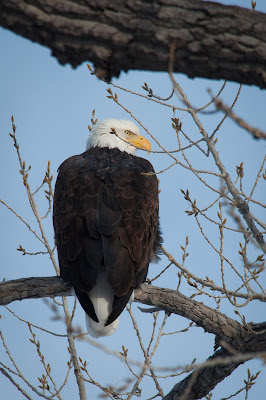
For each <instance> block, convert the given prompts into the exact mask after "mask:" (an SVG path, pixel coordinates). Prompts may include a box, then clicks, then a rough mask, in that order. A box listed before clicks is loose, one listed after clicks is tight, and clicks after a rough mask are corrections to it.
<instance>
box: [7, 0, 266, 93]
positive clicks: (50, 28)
mask: <svg viewBox="0 0 266 400" xmlns="http://www.w3.org/2000/svg"><path fill="white" fill-rule="evenodd" d="M0 25H1V26H3V27H4V28H8V29H10V30H12V31H13V32H16V33H18V34H19V35H21V36H23V37H26V38H28V39H30V40H32V41H34V42H37V43H40V44H42V45H44V46H47V47H48V48H50V49H51V50H52V54H53V55H54V56H55V57H56V58H57V59H58V61H59V62H60V63H61V64H65V63H70V64H71V65H72V66H73V67H76V66H78V65H79V64H81V63H82V62H84V61H90V62H93V63H94V66H95V67H96V68H97V70H98V73H99V74H101V75H102V77H104V78H106V79H107V80H108V79H110V78H111V77H113V76H118V75H119V73H120V72H121V71H123V70H124V71H128V70H129V69H139V70H149V71H168V64H169V46H170V45H171V44H172V43H173V42H174V41H175V46H176V50H175V60H174V65H173V70H174V71H175V72H182V73H185V74H187V75H188V76H189V77H205V78H211V79H228V80H233V81H237V82H242V83H246V84H250V85H257V86H259V87H261V88H265V87H266V42H265V37H266V15H265V14H263V13H259V12H256V11H251V10H246V9H241V8H239V7H232V6H224V5H221V4H217V3H211V2H205V1H204V2H203V1H200V0H186V1H184V0H154V1H146V0H145V1H144V0H139V1H135V0H116V1H114V2H111V1H107V0H86V1H85V0H79V1H76V0H75V1H74V0H60V1H54V0H9V1H2V2H0Z"/></svg>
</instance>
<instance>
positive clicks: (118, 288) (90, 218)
mask: <svg viewBox="0 0 266 400" xmlns="http://www.w3.org/2000/svg"><path fill="white" fill-rule="evenodd" d="M136 149H143V150H147V151H149V150H150V149H151V145H150V142H149V141H148V140H147V139H145V138H144V137H142V136H141V135H140V133H139V129H138V128H137V126H136V125H135V124H134V123H133V122H131V121H128V120H115V119H106V120H102V121H101V122H99V123H97V124H96V125H95V126H94V128H93V129H92V131H91V134H90V137H89V139H88V142H87V150H86V151H85V152H84V153H82V154H80V155H76V156H73V157H70V158H68V159H67V160H65V161H64V162H63V163H62V164H61V166H60V167H59V169H58V177H57V181H56V185H55V193H54V207H53V223H54V231H55V243H56V246H57V251H58V259H59V266H60V274H61V276H62V277H63V278H64V279H65V280H67V281H69V282H71V283H72V285H73V287H74V290H75V292H76V295H77V298H78V300H79V302H80V304H81V306H82V308H83V309H84V311H85V313H86V325H87V329H88V332H89V334H90V335H91V336H93V337H99V336H107V335H111V334H112V333H114V332H115V330H116V328H117V325H118V321H119V317H120V314H121V312H122V311H123V309H124V308H125V306H126V304H127V303H128V301H129V300H130V298H132V293H133V290H134V289H136V288H138V287H139V286H140V285H141V284H142V283H143V282H144V280H145V279H146V276H147V272H148V266H149V263H150V261H151V260H154V259H156V255H157V253H158V249H159V246H160V242H161V236H160V229H159V219H158V213H159V200H158V181H157V177H156V175H154V174H149V173H150V172H151V173H153V172H154V170H153V167H152V165H151V164H150V162H149V161H147V160H145V159H143V158H140V157H137V156H135V151H136Z"/></svg>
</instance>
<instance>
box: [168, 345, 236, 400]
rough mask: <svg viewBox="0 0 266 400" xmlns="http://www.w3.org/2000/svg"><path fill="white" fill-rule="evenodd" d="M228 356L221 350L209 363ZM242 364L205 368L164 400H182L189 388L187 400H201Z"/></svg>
mask: <svg viewBox="0 0 266 400" xmlns="http://www.w3.org/2000/svg"><path fill="white" fill-rule="evenodd" d="M228 355H229V354H228V352H227V351H226V350H224V349H220V350H218V351H216V352H215V353H214V354H213V355H212V356H211V357H209V358H208V360H207V361H210V360H213V361H214V360H216V359H217V358H220V357H228ZM241 364H243V362H236V363H228V364H226V365H219V364H218V365H216V366H215V367H205V368H203V369H201V370H200V371H199V372H198V373H197V375H196V377H194V375H193V373H191V374H189V375H188V376H187V377H186V378H185V379H183V380H182V381H180V382H178V383H177V384H176V385H175V386H174V387H173V389H172V390H171V391H170V392H169V393H168V394H167V395H166V396H165V397H164V399H163V400H178V399H181V397H182V396H183V395H184V393H185V392H186V390H187V388H189V391H188V393H187V395H186V397H185V400H196V399H201V398H202V397H204V396H206V395H207V394H208V393H210V391H211V390H213V389H214V388H215V386H216V385H217V384H218V383H220V382H221V381H222V380H223V379H225V378H226V377H227V376H229V375H230V374H231V373H232V372H233V371H234V370H235V369H236V368H237V367H238V366H239V365H241ZM192 380H193V383H192ZM191 383H192V384H191Z"/></svg>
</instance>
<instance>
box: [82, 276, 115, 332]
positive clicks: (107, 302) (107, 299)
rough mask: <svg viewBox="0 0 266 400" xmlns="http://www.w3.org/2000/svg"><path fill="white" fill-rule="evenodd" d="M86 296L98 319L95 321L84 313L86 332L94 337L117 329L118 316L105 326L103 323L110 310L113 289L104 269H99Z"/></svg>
mask: <svg viewBox="0 0 266 400" xmlns="http://www.w3.org/2000/svg"><path fill="white" fill-rule="evenodd" d="M88 296H89V298H90V300H91V302H92V304H93V307H94V311H95V314H96V316H97V318H98V321H99V322H96V321H94V320H93V319H92V318H90V317H89V316H88V315H87V314H85V319H86V325H87V329H88V333H89V334H90V335H91V336H92V337H94V338H98V337H100V336H109V335H112V334H113V333H114V332H115V331H116V329H117V326H118V322H119V317H118V318H117V319H115V320H114V321H113V322H112V323H111V324H109V325H107V326H105V323H106V321H107V319H108V317H109V315H110V314H111V312H112V306H113V301H114V291H113V289H112V287H111V285H110V284H109V282H108V281H107V278H106V273H105V272H104V271H101V272H100V273H99V274H98V277H97V282H96V284H95V286H94V288H93V289H92V290H91V291H90V292H89V294H88Z"/></svg>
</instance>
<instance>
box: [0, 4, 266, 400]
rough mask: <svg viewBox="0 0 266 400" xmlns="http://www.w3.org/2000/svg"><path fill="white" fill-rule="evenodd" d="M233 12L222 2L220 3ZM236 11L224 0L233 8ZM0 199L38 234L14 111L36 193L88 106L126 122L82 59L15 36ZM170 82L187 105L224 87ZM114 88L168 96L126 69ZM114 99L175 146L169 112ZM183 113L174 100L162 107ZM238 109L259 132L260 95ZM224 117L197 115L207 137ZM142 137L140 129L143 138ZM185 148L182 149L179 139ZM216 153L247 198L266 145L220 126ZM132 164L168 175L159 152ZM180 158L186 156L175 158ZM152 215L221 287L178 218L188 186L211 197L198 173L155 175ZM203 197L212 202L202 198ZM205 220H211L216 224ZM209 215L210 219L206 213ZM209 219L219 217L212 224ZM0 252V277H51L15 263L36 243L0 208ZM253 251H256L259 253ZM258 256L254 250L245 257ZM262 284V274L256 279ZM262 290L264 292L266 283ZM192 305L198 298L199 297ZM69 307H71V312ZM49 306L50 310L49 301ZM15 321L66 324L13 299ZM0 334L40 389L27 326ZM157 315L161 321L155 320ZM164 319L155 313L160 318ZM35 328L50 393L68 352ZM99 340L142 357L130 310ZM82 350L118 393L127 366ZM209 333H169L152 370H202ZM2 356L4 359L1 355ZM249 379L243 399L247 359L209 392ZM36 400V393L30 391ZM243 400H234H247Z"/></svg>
mask: <svg viewBox="0 0 266 400" xmlns="http://www.w3.org/2000/svg"><path fill="white" fill-rule="evenodd" d="M223 3H225V4H230V3H231V2H229V1H226V2H225V1H224V2H223ZM231 4H232V3H231ZM234 4H238V5H241V6H246V7H249V6H250V2H249V1H241V2H240V1H239V2H235V3H234ZM257 10H261V11H263V12H266V4H265V2H264V1H259V0H258V1H257ZM0 48H1V55H2V57H1V61H0V89H1V91H0V122H1V125H0V126H1V131H0V135H1V136H0V168H1V177H0V184H1V185H0V198H1V199H2V200H4V201H5V202H7V203H8V204H9V205H10V206H11V207H12V208H14V209H15V210H16V212H17V213H18V214H19V215H21V216H23V218H24V219H25V220H26V221H28V222H29V223H30V225H31V226H32V228H33V229H37V223H36V221H34V219H33V216H32V212H31V209H30V207H29V204H28V199H27V195H26V192H25V190H24V187H23V184H22V181H21V176H20V174H19V165H18V160H17V157H16V152H15V149H14V146H13V143H12V140H11V138H10V137H9V135H8V133H9V132H11V121H10V118H11V115H13V116H14V118H15V124H16V126H17V139H18V142H19V144H20V151H21V155H22V158H23V160H25V161H26V166H29V165H31V171H30V185H31V187H32V190H33V191H34V190H36V188H37V187H38V186H39V185H40V183H41V182H42V179H43V177H44V174H45V170H46V167H47V162H48V160H50V161H51V171H52V174H53V175H54V177H55V176H56V171H57V168H58V167H59V165H60V164H61V163H62V161H63V160H65V159H66V158H67V157H69V156H71V155H73V154H78V153H81V152H83V151H84V149H85V143H86V140H87V137H88V123H90V119H91V113H92V110H93V109H95V110H96V117H97V118H98V119H99V120H100V119H102V118H110V117H112V118H123V119H127V118H129V115H128V114H127V113H126V112H125V111H124V110H122V109H121V108H120V107H119V106H118V105H116V104H115V103H114V102H113V101H112V100H110V99H108V98H106V95H107V93H106V89H107V88H108V85H106V84H105V83H103V82H100V81H99V80H97V78H96V77H95V76H91V75H90V74H89V72H88V69H87V66H86V64H85V63H84V64H83V65H81V66H80V67H78V68H77V69H76V70H73V69H72V68H71V67H70V66H68V65H66V66H64V67H62V66H61V65H59V64H58V62H57V60H56V59H54V58H53V57H52V56H51V55H50V51H49V50H48V49H46V48H45V47H42V46H40V45H38V44H35V43H32V42H30V41H29V40H26V39H23V38H21V37H19V36H17V35H15V34H13V33H11V32H9V31H7V30H4V29H0ZM175 77H176V79H177V81H178V83H179V84H180V85H181V86H182V87H183V89H184V90H185V92H186V93H187V95H188V97H189V99H190V100H191V102H192V103H193V105H195V107H200V106H202V105H204V104H205V103H207V102H208V101H209V95H208V93H207V89H208V88H210V89H211V90H212V91H213V93H216V92H217V91H218V90H219V88H220V87H221V85H222V81H207V80H204V79H193V80H192V79H188V78H187V77H186V76H184V75H181V74H175ZM113 82H114V83H116V84H118V85H120V86H123V87H126V88H130V89H132V90H134V91H137V92H141V93H143V94H145V92H144V91H143V90H142V89H141V86H142V85H143V83H144V82H147V84H148V85H149V86H150V87H152V89H153V91H154V93H156V94H158V95H160V96H161V97H167V96H168V95H169V93H170V92H171V84H170V80H169V77H168V75H167V73H150V72H142V71H133V72H129V73H127V74H125V73H122V74H121V75H120V77H119V78H118V79H114V81H113ZM238 87H239V85H238V84H236V83H228V85H227V87H226V89H225V91H224V93H223V97H222V98H223V100H224V101H225V102H226V103H227V104H231V102H232V101H233V99H234V97H235V95H236V93H237V91H238ZM113 90H114V91H116V92H117V93H118V98H119V100H120V101H121V102H122V103H123V104H124V105H125V107H127V108H128V109H130V110H131V111H132V112H133V114H134V115H135V116H136V117H137V118H138V119H139V120H141V121H142V123H143V125H144V126H145V127H146V128H147V129H148V130H149V131H150V132H151V133H152V134H153V135H154V136H155V137H156V138H157V139H158V140H159V141H160V142H161V143H162V144H163V145H164V146H165V147H166V148H167V149H168V150H172V149H175V148H177V141H176V136H175V133H174V132H173V129H172V128H171V119H170V118H171V117H172V113H171V110H170V109H167V108H166V109H164V108H163V107H161V106H159V105H156V104H154V103H152V102H150V101H147V100H143V99H140V98H138V97H136V96H133V95H132V94H129V93H124V92H119V91H117V90H115V89H113ZM170 103H171V104H176V105H177V106H181V107H182V105H181V103H180V102H179V100H178V99H177V98H173V99H172V100H171V102H170ZM235 112H236V113H238V114H239V115H240V116H242V117H243V118H245V119H246V120H247V121H248V122H249V123H250V124H253V125H254V126H256V127H259V128H261V129H264V128H265V112H266V95H265V91H262V90H260V89H258V88H256V87H248V86H243V89H242V92H241V95H240V98H239V100H238V102H237V105H236V107H235ZM176 116H177V117H179V118H180V120H181V121H182V124H183V128H184V130H185V131H186V132H187V133H188V134H189V135H190V137H191V138H193V139H195V140H197V139H199V138H200V136H199V133H198V131H197V129H196V127H195V126H194V125H193V123H192V122H191V120H190V118H189V116H188V115H186V114H185V113H182V112H180V113H177V115H176ZM221 117H222V115H221V114H220V113H219V114H218V115H217V114H215V115H212V114H211V115H201V116H200V118H201V120H202V121H203V123H204V124H205V128H206V130H207V131H208V132H212V130H213V129H214V128H215V126H216V125H217V123H218V122H219V120H220V119H221ZM142 133H143V134H144V135H145V136H147V133H145V132H142ZM151 142H152V147H153V149H157V146H156V144H155V142H153V141H152V140H151ZM184 143H185V142H184ZM217 148H218V150H219V155H220V157H221V159H222V161H223V163H224V165H225V167H226V168H227V170H228V172H229V173H230V174H231V175H232V178H233V180H234V179H236V173H235V168H236V165H240V163H241V162H242V161H244V171H245V176H244V185H245V186H244V188H245V191H246V193H250V190H251V188H252V184H253V182H254V179H255V177H256V174H257V171H258V168H259V167H260V165H261V163H262V160H263V157H264V155H265V143H264V142H263V141H255V140H254V139H252V138H251V136H250V135H249V134H248V133H247V132H244V131H242V130H240V129H239V128H238V127H237V126H236V125H235V124H234V123H232V122H230V121H229V120H227V121H226V122H225V123H224V125H223V127H222V128H221V130H220V133H219V141H218V144H217ZM138 155H139V156H143V157H147V158H148V159H149V160H150V161H151V162H152V164H153V165H154V168H155V171H156V172H158V171H161V170H162V169H164V168H166V167H167V166H168V165H169V164H170V163H171V161H170V160H169V159H168V157H167V156H164V155H158V154H156V155H155V154H149V155H147V154H146V153H139V154H138ZM187 155H188V156H189V159H190V161H191V162H192V164H193V167H194V168H198V169H212V170H215V171H217V170H216V169H215V167H214V162H213V161H212V159H211V157H209V158H206V157H204V156H203V155H202V153H200V152H199V151H197V150H195V149H191V150H190V151H189V152H187ZM179 159H180V160H181V161H183V160H182V157H181V155H180V156H179ZM159 178H160V189H161V193H160V219H161V226H162V231H163V237H164V246H165V248H166V249H167V250H168V251H169V252H170V253H172V254H173V255H175V257H176V259H177V260H178V261H181V259H182V253H181V249H180V245H184V244H185V238H186V236H188V237H189V259H188V262H187V264H186V267H187V268H189V269H190V270H191V272H192V273H194V274H196V275H198V276H200V277H202V278H204V277H205V276H206V275H208V276H209V277H210V278H211V279H214V280H215V281H216V282H217V284H219V285H220V284H221V278H220V272H219V258H218V257H217V255H216V254H215V252H214V251H213V250H212V249H211V247H210V246H209V245H208V243H207V242H206V241H205V240H204V239H203V238H202V235H201V234H200V232H199V230H198V228H197V225H196V222H195V219H194V218H193V217H189V216H188V215H187V214H186V213H185V211H186V210H188V204H187V203H186V201H185V200H184V198H183V195H182V194H181V192H180V189H183V190H186V189H189V192H190V195H191V198H192V199H194V198H197V205H198V206H199V207H202V208H204V206H206V205H208V204H209V203H210V201H211V199H212V198H213V199H214V198H215V196H214V197H212V196H213V195H212V194H211V192H210V191H208V192H207V191H206V188H205V186H204V185H202V184H201V183H200V182H199V181H198V180H197V179H196V178H195V177H194V175H193V174H192V173H191V172H189V171H187V170H185V169H183V168H181V167H179V166H176V167H175V168H171V169H169V170H167V171H166V172H165V173H163V174H160V176H159ZM204 178H205V179H206V180H208V182H210V183H211V184H213V185H215V186H216V187H218V188H219V182H218V181H217V179H216V178H213V177H210V176H208V177H207V178H206V176H204ZM206 196H210V197H207V198H206ZM255 197H256V198H257V199H258V200H260V201H263V199H264V200H265V186H264V187H263V185H262V184H259V185H258V187H257V188H256V196H255ZM36 201H37V203H38V206H39V211H40V214H41V215H44V214H45V213H46V210H47V201H46V200H45V199H44V195H43V190H42V191H40V192H39V193H38V195H36ZM216 212H217V210H216V211H215V212H213V215H212V217H214V218H215V217H216ZM252 212H254V213H256V215H257V216H258V217H259V218H261V219H262V220H264V221H265V211H264V212H262V211H261V210H259V209H258V208H256V207H255V206H254V205H252ZM210 215H211V214H210ZM216 219H217V217H216ZM0 220H1V228H0V229H1V230H0V249H1V271H0V279H1V280H2V279H6V280H10V279H18V278H22V277H31V276H52V275H54V270H53V266H52V264H51V262H50V260H49V258H48V256H47V255H39V256H22V255H21V253H20V252H18V251H17V250H16V249H17V248H18V246H19V245H22V247H23V248H25V249H26V250H27V251H28V252H38V251H41V250H43V249H42V248H41V244H40V243H39V242H38V241H37V240H36V239H35V237H34V236H33V235H32V233H31V232H29V230H28V229H27V228H26V227H25V225H24V224H23V223H21V222H20V221H18V219H17V218H16V217H15V216H14V215H13V214H12V213H11V212H10V211H9V210H7V209H6V208H5V207H4V206H3V205H1V204H0ZM202 224H203V227H204V229H206V230H205V232H206V233H207V235H208V237H210V238H211V239H212V240H213V241H214V243H215V244H216V245H219V240H218V239H219V235H218V233H217V229H216V228H215V227H213V226H212V224H206V223H205V222H204V221H202ZM44 227H45V230H46V234H47V236H48V239H49V240H50V243H51V245H52V244H53V228H52V219H51V214H50V215H49V217H48V218H47V219H45V220H44ZM239 240H240V239H239V238H237V239H236V236H235V234H228V236H227V238H226V239H225V252H226V255H227V256H228V257H230V259H232V260H233V262H234V263H235V264H236V265H237V266H239V265H240V264H241V263H240V256H239V255H238V242H239ZM256 254H259V253H256ZM254 255H255V251H254V253H253V251H251V252H250V254H249V257H250V258H251V259H252V257H253V256H254ZM166 265H167V260H166V259H164V258H162V260H161V262H160V263H159V264H158V265H152V266H151V267H150V272H149V277H150V278H152V277H154V276H156V275H157V273H159V272H160V270H161V269H162V268H163V267H165V266H166ZM177 273H178V271H177V270H176V269H174V268H172V269H171V270H170V271H168V272H167V273H166V274H165V275H163V277H162V278H161V279H160V280H159V281H158V282H156V285H157V286H164V287H169V288H172V289H175V288H176V286H177V282H178V279H177ZM225 273H226V280H227V284H228V287H230V286H231V287H235V284H236V276H235V275H234V274H232V272H231V270H230V269H227V270H226V272H225ZM264 283H265V276H264ZM264 286H265V285H264ZM181 289H182V290H181V291H182V293H184V294H185V295H187V296H190V295H191V294H192V293H193V291H192V289H191V288H190V287H189V286H188V285H187V284H184V285H182V288H181ZM196 299H197V298H196ZM199 301H203V302H204V303H205V304H208V305H210V306H211V307H215V306H216V304H215V302H214V301H213V300H211V299H208V298H207V297H204V298H203V297H201V298H199ZM71 302H72V300H70V304H71ZM49 304H51V302H49ZM10 309H12V310H13V311H14V312H15V313H17V315H18V316H20V317H22V318H24V319H25V320H29V321H30V322H32V323H34V324H36V325H39V326H42V327H45V328H46V329H49V330H51V331H53V332H57V333H61V334H63V333H64V327H63V324H62V323H61V322H60V321H54V320H53V319H52V318H51V309H50V306H49V305H47V302H44V301H43V300H28V301H23V302H16V303H13V304H12V305H11V306H10ZM133 310H134V313H135V317H136V319H137V321H138V324H139V327H140V329H141V332H142V333H143V338H144V339H143V340H144V342H145V343H148V341H149V337H150V336H149V335H150V332H151V329H152V323H153V317H152V315H149V314H142V313H141V312H140V311H139V310H138V308H137V306H136V305H135V304H134V305H133ZM221 311H222V312H224V313H227V314H228V315H229V316H231V317H232V318H237V317H236V315H235V314H234V311H233V309H232V307H230V306H229V305H228V304H227V303H226V302H224V303H223V304H222V306H221ZM241 312H243V313H244V315H245V317H246V320H247V321H251V320H252V321H254V322H261V321H263V320H264V319H265V307H263V305H262V304H260V303H259V302H253V303H252V304H249V305H248V307H246V308H245V310H242V309H241ZM1 314H2V319H1V321H0V322H1V323H0V326H1V330H2V331H3V333H4V335H5V337H6V341H7V344H8V345H9V347H10V350H11V352H12V354H13V355H14V358H15V359H16V361H17V364H18V366H19V367H20V368H21V370H22V371H23V373H24V374H25V376H26V377H27V379H29V380H31V382H32V384H35V385H38V384H39V383H38V380H37V376H41V374H42V373H43V371H42V366H41V363H40V362H39V360H38V356H37V355H36V351H35V350H34V346H33V345H32V343H31V342H30V341H29V339H30V337H31V336H30V333H29V330H28V328H27V326H26V324H24V323H22V322H21V321H18V320H17V319H16V318H15V317H11V315H10V313H9V312H8V310H6V309H4V308H3V310H2V312H1ZM161 314H163V313H161ZM162 318H163V315H160V317H159V321H160V322H161V321H162ZM75 323H76V324H78V325H79V326H81V328H82V329H85V322H84V315H83V311H82V310H81V308H80V307H79V306H78V308H77V313H76V318H75ZM188 323H189V321H186V320H185V319H183V318H181V317H177V316H171V317H170V318H169V319H168V323H167V327H166V331H167V332H171V331H175V330H180V329H183V328H185V327H186V326H187V325H188ZM34 332H35V333H36V335H37V338H38V339H39V340H40V343H41V349H42V352H43V353H44V354H45V355H46V357H47V362H49V363H50V365H51V367H52V371H55V372H54V373H55V376H56V378H57V379H58V382H59V383H58V386H60V382H61V381H62V379H63V378H64V374H65V371H66V362H67V361H68V354H67V351H66V344H67V341H66V339H65V338H60V337H55V336H52V335H49V334H45V333H44V332H42V331H40V330H37V329H35V330H34ZM99 342H100V343H102V344H104V345H105V346H108V347H109V348H111V349H113V350H116V351H121V346H122V345H124V346H125V348H128V356H129V357H131V358H133V359H137V360H140V361H142V354H141V351H140V350H139V346H138V343H137V339H136V334H135V332H134V330H133V328H132V323H131V321H130V318H129V315H128V313H127V312H126V311H125V312H124V313H123V314H122V317H121V320H120V324H119V328H118V331H117V332H116V334H115V335H114V336H112V337H108V338H103V339H100V340H99ZM77 346H78V351H79V354H80V355H81V357H82V359H83V360H85V359H86V360H87V362H88V364H89V370H90V371H91V373H92V375H93V378H95V379H97V380H99V381H100V382H101V384H103V385H108V384H109V385H111V384H114V385H116V386H117V387H119V386H120V385H121V384H122V383H123V378H124V377H125V376H128V374H127V372H126V370H125V366H124V365H123V364H122V363H120V362H119V361H117V360H115V359H114V358H113V357H111V356H108V355H107V354H105V353H103V352H102V351H100V350H98V349H96V348H94V347H93V346H91V345H89V344H88V343H84V342H82V343H79V344H78V345H77ZM213 346H214V336H213V335H209V334H204V333H203V330H202V329H201V328H195V327H194V328H192V329H191V330H190V331H189V332H188V333H186V334H179V335H171V336H166V337H164V338H163V339H162V341H161V345H160V348H159V350H158V355H157V356H156V357H155V358H154V365H162V366H165V365H184V364H186V363H190V362H191V361H192V360H193V359H194V358H197V361H198V362H201V361H204V360H205V359H206V358H207V357H209V356H210V355H212V354H213ZM0 354H1V356H0V359H1V360H2V359H3V360H4V361H3V362H7V359H6V356H5V354H4V351H2V350H1V353H0ZM2 357H3V358H2ZM248 367H249V368H250V370H251V372H252V373H256V372H257V371H258V370H260V369H262V372H261V374H260V376H259V378H258V383H257V385H255V387H254V388H253V389H252V391H251V392H250V395H249V399H250V400H252V399H260V398H263V396H264V393H265V379H266V373H265V367H264V368H263V365H262V363H261V362H260V361H252V362H249V363H246V364H245V365H244V366H242V367H239V368H238V369H237V370H236V371H235V372H234V373H233V374H232V375H231V377H229V378H228V379H226V380H225V382H224V383H221V384H220V385H218V387H217V389H215V391H214V395H213V399H215V400H216V399H220V398H222V397H227V396H229V395H230V394H231V393H232V392H233V391H236V390H238V388H239V387H241V386H242V384H243V379H244V378H246V377H247V368H248ZM178 379H179V378H172V379H168V380H162V381H161V385H162V388H163V390H164V392H165V394H167V393H168V391H169V390H170V389H171V388H172V386H173V385H174V384H175V383H176V382H177V380H178ZM140 387H141V389H142V398H148V397H150V396H152V394H155V393H156V391H155V389H154V384H153V382H152V381H149V380H147V381H146V382H143V383H141V385H140ZM0 393H1V395H2V396H3V398H9V399H22V398H23V397H22V395H21V394H20V393H19V392H18V391H17V389H15V388H14V387H13V386H12V385H11V384H10V383H9V382H8V381H7V379H6V378H4V377H3V376H2V375H0ZM97 394H99V391H98V389H94V388H93V387H92V386H89V387H88V388H87V395H88V398H89V397H90V398H96V396H97ZM32 397H33V398H36V395H34V394H33V395H32ZM63 398H64V400H68V399H73V398H77V388H76V385H75V381H74V379H73V378H71V379H70V380H69V382H68V384H67V387H66V388H65V391H64V395H63ZM243 398H244V397H243V393H242V394H241V395H239V396H238V397H236V399H243Z"/></svg>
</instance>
